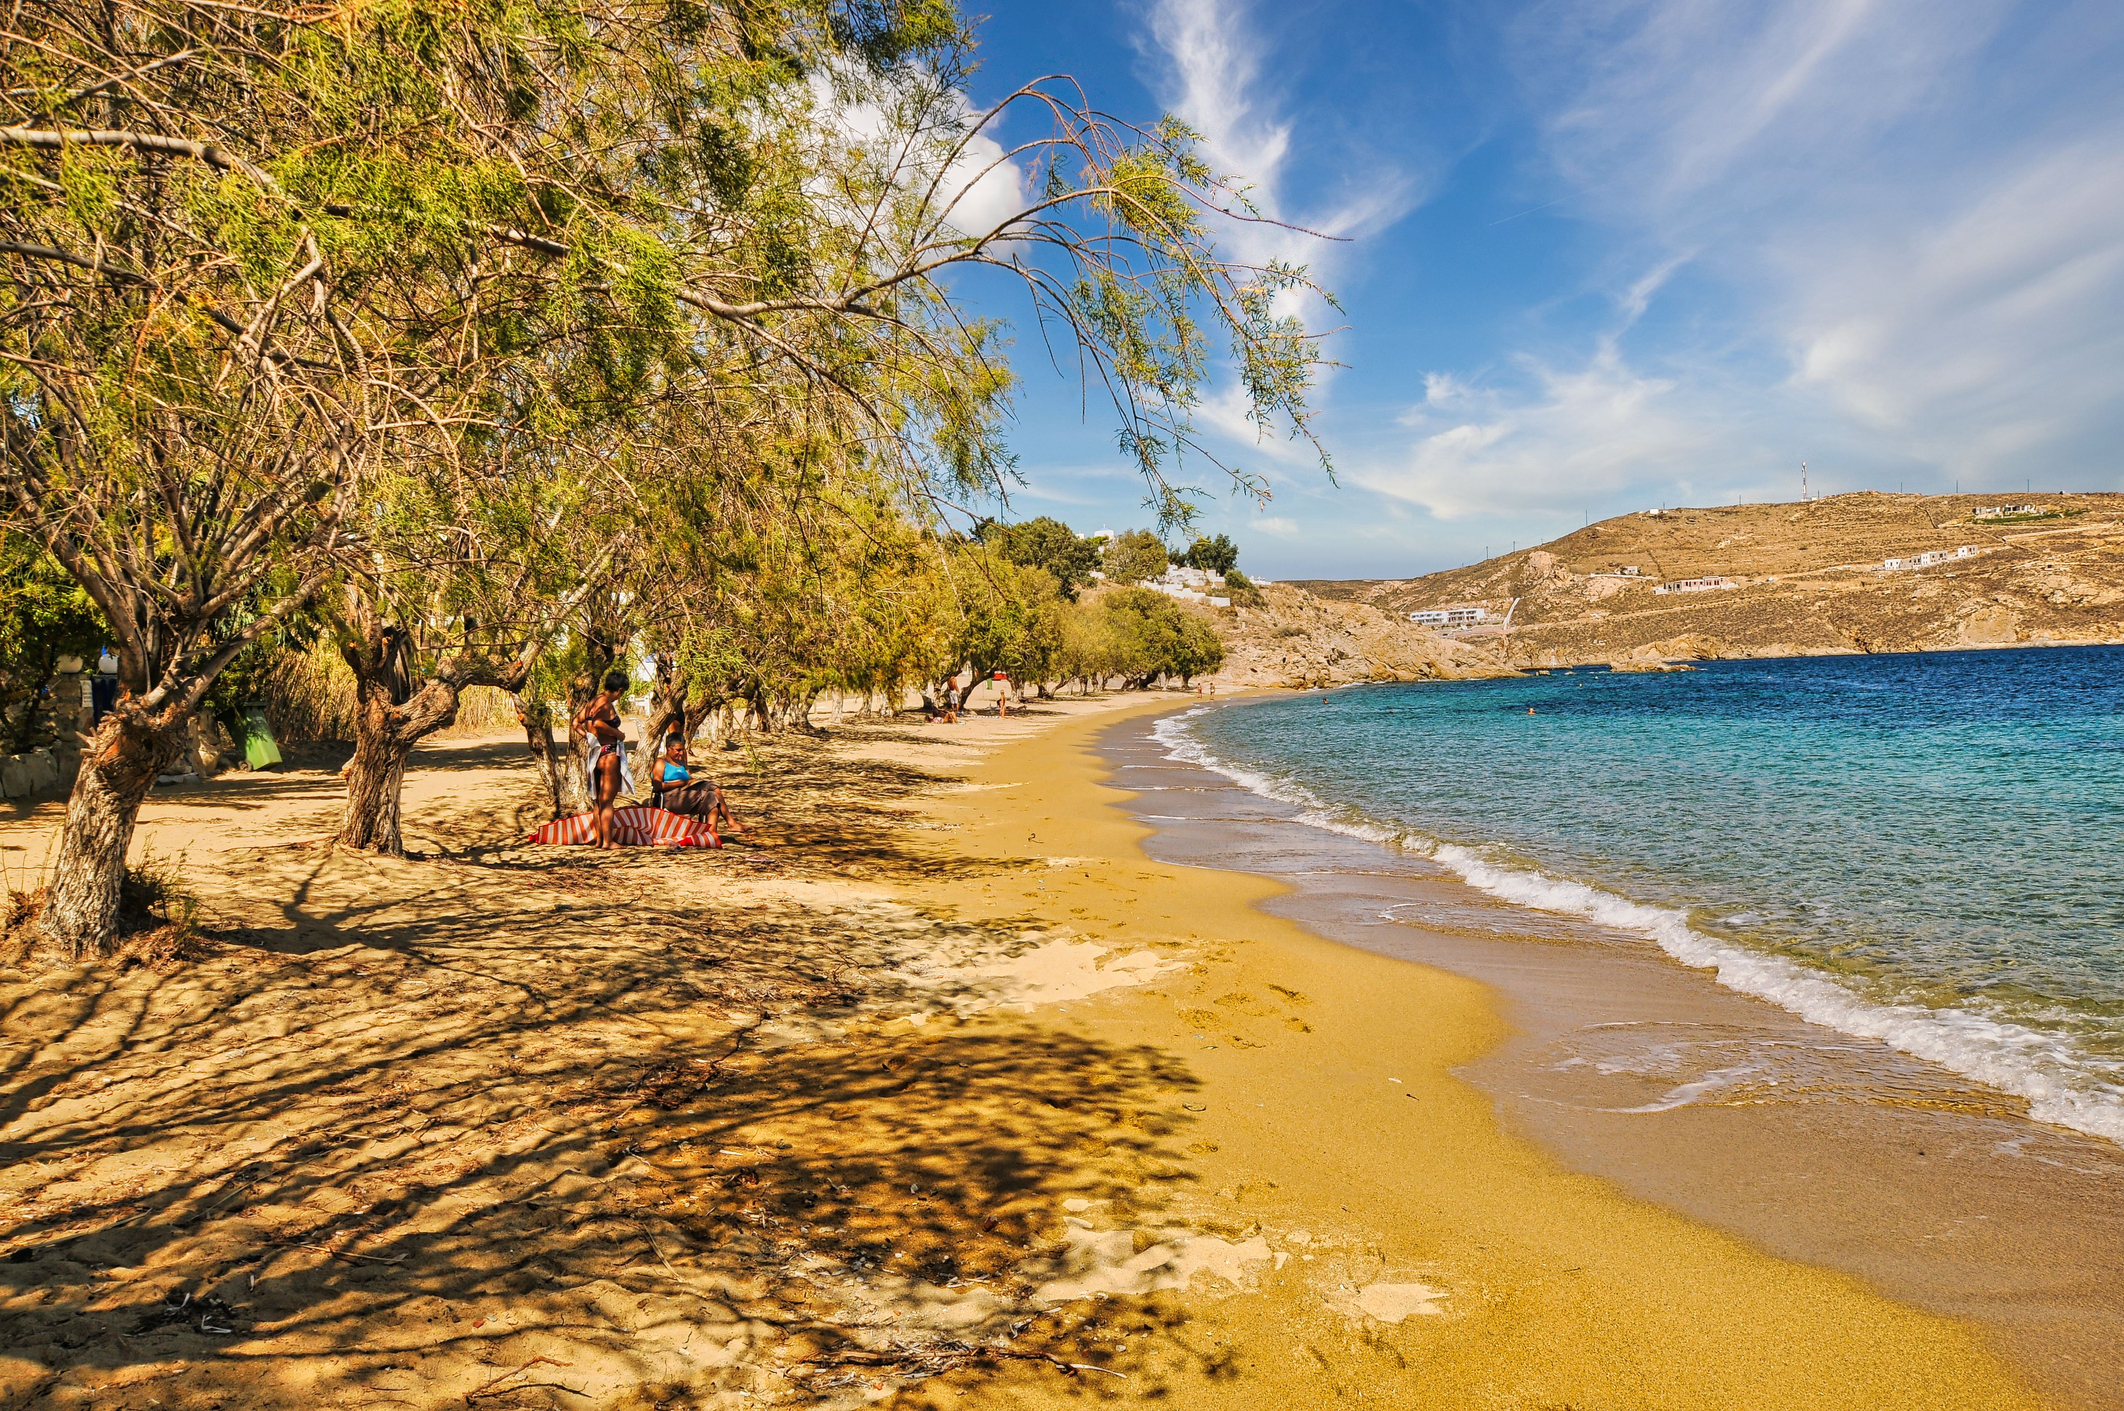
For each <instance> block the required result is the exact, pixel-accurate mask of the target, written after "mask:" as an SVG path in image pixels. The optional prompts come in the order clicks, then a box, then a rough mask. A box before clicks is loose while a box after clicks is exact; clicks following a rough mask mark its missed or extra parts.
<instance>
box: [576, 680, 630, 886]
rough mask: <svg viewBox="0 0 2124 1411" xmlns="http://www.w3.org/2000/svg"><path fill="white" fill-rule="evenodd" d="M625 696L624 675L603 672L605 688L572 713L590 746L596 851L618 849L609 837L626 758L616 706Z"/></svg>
mask: <svg viewBox="0 0 2124 1411" xmlns="http://www.w3.org/2000/svg"><path fill="white" fill-rule="evenodd" d="M626 693H627V673H626V672H624V671H608V672H606V673H605V689H604V690H602V691H600V692H598V693H597V695H595V696H593V697H591V699H590V702H589V704H587V705H585V706H584V707H583V708H582V709H581V710H579V711H577V712H576V713H575V728H576V730H577V731H578V732H580V733H582V734H585V735H588V736H589V737H590V738H591V741H592V743H593V746H594V748H593V751H592V753H591V756H590V792H591V795H592V803H591V806H590V812H591V814H592V816H593V817H594V819H595V823H596V836H597V845H598V846H599V847H600V848H616V847H618V846H619V844H618V843H617V842H616V841H614V839H613V837H612V808H613V803H614V801H615V800H617V799H618V798H619V791H620V782H621V780H622V778H623V777H624V772H625V770H626V767H627V755H626V748H625V743H624V739H623V737H622V736H621V734H620V719H619V709H618V706H617V704H616V703H617V702H618V700H619V698H620V697H621V696H623V695H625V694H626Z"/></svg>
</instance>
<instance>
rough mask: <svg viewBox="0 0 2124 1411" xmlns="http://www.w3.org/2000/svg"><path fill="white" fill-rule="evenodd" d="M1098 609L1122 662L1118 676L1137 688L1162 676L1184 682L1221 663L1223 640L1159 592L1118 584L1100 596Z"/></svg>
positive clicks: (1209, 670) (1213, 668)
mask: <svg viewBox="0 0 2124 1411" xmlns="http://www.w3.org/2000/svg"><path fill="white" fill-rule="evenodd" d="M1099 609H1100V610H1101V611H1102V612H1104V613H1105V614H1106V616H1107V618H1108V621H1109V623H1110V624H1111V628H1110V630H1111V631H1112V632H1113V634H1114V638H1115V641H1116V643H1117V644H1118V647H1119V650H1120V653H1121V658H1122V660H1123V661H1124V662H1125V663H1126V666H1125V667H1124V669H1123V671H1122V673H1121V674H1123V675H1126V676H1128V677H1130V678H1131V679H1132V680H1133V681H1134V683H1135V684H1136V685H1138V686H1148V685H1149V684H1150V683H1151V682H1152V681H1153V680H1154V679H1156V678H1157V677H1158V676H1160V675H1161V674H1162V675H1170V676H1178V677H1179V678H1180V679H1181V683H1182V684H1183V685H1184V684H1186V683H1187V681H1188V680H1190V679H1191V678H1193V677H1196V676H1203V675H1207V674H1209V673H1210V672H1213V671H1215V670H1217V668H1219V667H1220V666H1222V665H1224V639H1223V638H1221V637H1219V636H1218V635H1217V630H1216V628H1214V627H1212V626H1210V624H1209V623H1208V622H1207V621H1206V620H1204V619H1203V618H1201V617H1199V616H1197V615H1196V614H1194V613H1192V612H1189V611H1188V610H1187V609H1186V608H1183V607H1182V606H1181V605H1180V604H1179V603H1177V602H1175V601H1174V600H1173V599H1171V598H1169V597H1167V596H1166V595H1165V594H1163V593H1154V592H1151V591H1150V590H1149V589H1147V588H1124V589H1121V590H1119V591H1116V592H1112V593H1108V594H1106V595H1104V596H1103V597H1102V598H1101V599H1100V601H1099Z"/></svg>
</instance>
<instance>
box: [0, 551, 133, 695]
mask: <svg viewBox="0 0 2124 1411" xmlns="http://www.w3.org/2000/svg"><path fill="white" fill-rule="evenodd" d="M108 633H109V628H108V627H107V626H106V625H105V623H104V621H103V614H102V613H100V612H98V611H97V610H96V605H95V604H94V603H93V602H91V601H89V596H88V594H87V593H84V592H83V591H82V590H81V585H80V584H78V583H76V582H75V581H74V580H73V578H72V577H71V576H70V575H69V574H68V573H67V571H66V570H65V569H64V568H62V567H61V566H60V565H59V563H58V562H57V561H56V560H55V559H53V558H52V556H51V554H49V553H48V552H46V550H45V549H44V546H43V545H41V544H38V543H37V542H35V541H34V540H32V539H30V538H29V537H28V536H26V535H23V534H20V533H17V532H16V531H14V530H12V529H5V528H0V681H7V682H9V683H14V684H20V685H26V686H30V687H31V688H32V689H34V685H41V684H42V683H43V681H44V680H45V679H46V678H48V677H49V676H50V675H51V672H52V670H53V668H54V665H55V664H56V663H57V661H58V659H59V658H60V657H66V656H78V657H84V658H86V659H88V661H89V662H91V663H93V661H94V660H95V656H96V652H97V649H98V647H99V646H100V645H101V644H102V643H103V642H104V641H106V640H108ZM33 683H34V684H33Z"/></svg>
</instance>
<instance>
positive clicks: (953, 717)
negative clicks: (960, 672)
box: [944, 676, 959, 725]
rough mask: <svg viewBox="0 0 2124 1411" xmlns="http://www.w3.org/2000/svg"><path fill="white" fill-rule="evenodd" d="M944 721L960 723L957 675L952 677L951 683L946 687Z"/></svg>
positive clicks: (950, 723) (946, 722)
mask: <svg viewBox="0 0 2124 1411" xmlns="http://www.w3.org/2000/svg"><path fill="white" fill-rule="evenodd" d="M944 723H945V724H946V725H957V724H958V723H959V678H958V677H956V676H954V677H952V678H951V684H950V685H949V686H947V687H945V688H944Z"/></svg>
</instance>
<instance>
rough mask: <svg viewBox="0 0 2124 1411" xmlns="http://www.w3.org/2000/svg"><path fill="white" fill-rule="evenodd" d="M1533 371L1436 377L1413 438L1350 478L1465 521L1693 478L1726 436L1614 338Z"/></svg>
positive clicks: (1408, 419)
mask: <svg viewBox="0 0 2124 1411" xmlns="http://www.w3.org/2000/svg"><path fill="white" fill-rule="evenodd" d="M1527 372H1528V374H1529V378H1530V381H1531V384H1532V385H1531V387H1530V388H1528V389H1525V390H1521V389H1518V388H1514V389H1499V390H1490V389H1478V388H1473V387H1470V386H1468V385H1466V384H1464V383H1461V382H1460V381H1458V380H1457V379H1455V378H1452V377H1450V376H1444V375H1440V374H1432V375H1430V376H1428V377H1426V379H1425V384H1426V385H1425V397H1424V401H1423V402H1422V403H1421V404H1419V405H1418V406H1416V407H1414V408H1412V409H1411V410H1410V411H1409V412H1408V413H1407V414H1405V415H1404V416H1403V417H1402V418H1401V422H1400V424H1401V425H1403V426H1407V427H1410V428H1411V429H1413V430H1414V431H1416V433H1417V435H1416V437H1415V439H1414V441H1413V442H1411V443H1410V444H1409V445H1407V446H1406V447H1405V448H1403V449H1401V450H1399V451H1396V452H1392V453H1388V454H1386V455H1375V456H1373V457H1369V458H1367V459H1366V460H1365V462H1364V463H1362V464H1360V465H1358V466H1356V467H1354V468H1353V469H1352V470H1351V472H1350V475H1349V479H1350V480H1351V482H1352V483H1353V484H1356V485H1359V486H1362V487H1364V488H1366V489H1369V490H1372V491H1375V492H1377V493H1379V494H1382V495H1387V496H1390V497H1392V498H1394V499H1397V500H1404V501H1407V502H1409V503H1412V504H1415V505H1418V506H1421V507H1422V508H1423V509H1425V510H1427V511H1429V512H1430V514H1431V515H1432V516H1433V517H1435V518H1437V519H1442V520H1456V519H1465V518H1468V517H1470V516H1474V515H1481V514H1510V513H1514V512H1525V511H1528V510H1532V509H1551V508H1553V507H1555V506H1558V505H1569V506H1574V507H1575V506H1580V505H1587V504H1593V503H1599V502H1601V501H1604V500H1605V499H1607V498H1608V497H1609V496H1611V495H1615V494H1618V493H1621V492H1624V491H1628V490H1631V489H1633V488H1636V487H1640V486H1643V485H1646V484H1649V483H1654V482H1659V483H1666V484H1676V483H1688V482H1690V481H1692V480H1693V479H1696V478H1697V477H1698V476H1699V475H1700V473H1701V471H1702V469H1703V465H1704V461H1705V458H1706V457H1707V455H1708V454H1709V453H1710V452H1711V451H1712V449H1713V447H1714V446H1715V445H1716V443H1717V437H1716V435H1715V433H1714V428H1713V427H1712V426H1711V425H1710V424H1709V423H1708V422H1707V420H1706V418H1705V417H1704V415H1703V414H1702V410H1701V409H1700V408H1699V407H1696V406H1694V405H1692V403H1691V399H1690V397H1689V396H1688V395H1687V394H1686V393H1683V392H1682V391H1681V390H1680V388H1679V385H1678V384H1677V383H1676V382H1675V381H1674V380H1673V379H1671V378H1662V377H1651V376H1647V375H1645V374H1643V373H1641V372H1638V371H1635V370H1633V369H1632V368H1630V367H1629V366H1627V365H1626V364H1625V363H1624V361H1623V359H1622V358H1621V356H1620V355H1619V354H1618V353H1617V352H1616V350H1615V346H1614V344H1613V343H1611V342H1607V341H1603V342H1602V344H1601V346H1600V348H1599V349H1598V350H1597V351H1596V352H1595V353H1594V355H1593V356H1592V358H1591V359H1589V360H1588V361H1587V362H1586V363H1585V364H1583V365H1582V366H1579V367H1575V368H1568V369H1566V368H1556V367H1550V366H1545V365H1543V364H1540V363H1529V364H1528V365H1527Z"/></svg>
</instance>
